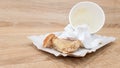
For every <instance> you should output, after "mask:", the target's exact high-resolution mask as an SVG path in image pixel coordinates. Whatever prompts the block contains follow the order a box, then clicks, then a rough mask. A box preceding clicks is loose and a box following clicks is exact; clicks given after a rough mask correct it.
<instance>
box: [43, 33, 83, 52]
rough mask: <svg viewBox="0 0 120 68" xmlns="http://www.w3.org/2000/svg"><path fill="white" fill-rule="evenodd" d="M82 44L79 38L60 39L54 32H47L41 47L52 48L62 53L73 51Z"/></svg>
mask: <svg viewBox="0 0 120 68" xmlns="http://www.w3.org/2000/svg"><path fill="white" fill-rule="evenodd" d="M82 46H83V45H82V43H81V41H80V40H70V39H60V38H57V37H56V36H55V34H49V35H48V36H47V37H46V38H45V40H44V42H43V47H46V48H54V49H56V50H57V51H60V52H62V53H71V52H74V51H76V50H78V49H79V48H80V47H82Z"/></svg>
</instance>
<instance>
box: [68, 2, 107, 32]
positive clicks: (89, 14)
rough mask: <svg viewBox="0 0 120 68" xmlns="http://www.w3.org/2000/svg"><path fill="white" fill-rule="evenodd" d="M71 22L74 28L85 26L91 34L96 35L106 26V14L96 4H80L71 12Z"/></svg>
mask: <svg viewBox="0 0 120 68" xmlns="http://www.w3.org/2000/svg"><path fill="white" fill-rule="evenodd" d="M69 22H70V24H71V25H72V27H73V28H76V27H77V26H78V25H84V24H85V25H87V26H88V29H89V32H90V33H96V32H97V31H99V30H100V29H101V28H102V27H103V25H104V22H105V14H104V11H103V10H102V8H101V7H100V6H99V5H98V4H96V3H94V2H89V1H86V2H79V3H78V4H76V5H74V6H73V7H72V9H71V10H70V13H69Z"/></svg>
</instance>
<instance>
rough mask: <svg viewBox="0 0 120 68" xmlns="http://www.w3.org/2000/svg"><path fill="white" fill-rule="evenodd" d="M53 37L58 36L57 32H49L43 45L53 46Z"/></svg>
mask: <svg viewBox="0 0 120 68" xmlns="http://www.w3.org/2000/svg"><path fill="white" fill-rule="evenodd" d="M53 38H56V36H55V34H49V35H48V36H47V37H46V38H45V39H44V41H43V47H46V48H51V47H52V46H53V43H52V39H53Z"/></svg>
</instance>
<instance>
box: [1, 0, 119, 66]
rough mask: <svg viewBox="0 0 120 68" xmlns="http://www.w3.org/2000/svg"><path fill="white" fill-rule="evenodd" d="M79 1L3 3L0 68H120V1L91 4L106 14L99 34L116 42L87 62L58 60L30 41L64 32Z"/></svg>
mask: <svg viewBox="0 0 120 68" xmlns="http://www.w3.org/2000/svg"><path fill="white" fill-rule="evenodd" d="M80 1H84V0H0V67H1V68H120V0H89V1H93V2H96V3H98V4H99V5H100V6H102V7H103V9H104V11H105V14H106V22H105V26H104V27H103V28H102V29H101V30H100V31H99V32H98V33H97V34H101V35H106V36H114V37H116V38H117V39H116V41H115V42H113V43H110V44H108V45H107V46H105V47H103V48H101V49H99V50H98V51H96V52H95V53H92V54H88V55H86V56H85V57H84V58H73V57H55V56H53V55H51V54H48V53H46V52H42V51H39V50H37V48H36V47H34V46H33V44H32V42H31V41H30V40H29V39H27V36H29V35H40V34H45V33H47V32H53V31H61V30H63V28H64V27H65V26H66V25H67V24H68V13H69V11H70V8H71V7H72V6H73V5H74V4H76V3H78V2H80Z"/></svg>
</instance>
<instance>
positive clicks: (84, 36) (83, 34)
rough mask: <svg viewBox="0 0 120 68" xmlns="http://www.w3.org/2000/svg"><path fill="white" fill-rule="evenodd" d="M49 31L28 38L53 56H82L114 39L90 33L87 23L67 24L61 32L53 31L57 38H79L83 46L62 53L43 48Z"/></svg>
mask: <svg viewBox="0 0 120 68" xmlns="http://www.w3.org/2000/svg"><path fill="white" fill-rule="evenodd" d="M49 34H51V33H48V34H45V35H40V36H29V37H28V38H29V39H30V40H32V42H33V44H34V45H35V46H36V47H37V48H38V49H40V50H42V51H45V52H48V53H51V54H53V55H55V56H74V57H84V56H85V55H86V54H87V53H91V52H95V51H96V50H97V49H99V48H101V47H103V46H105V45H106V44H108V43H110V42H113V41H115V38H114V37H106V36H101V35H96V34H91V33H90V32H89V31H88V28H87V25H79V26H77V27H76V28H74V29H73V28H72V26H71V25H70V24H68V25H67V26H66V27H65V28H64V31H63V32H53V34H55V35H56V36H57V37H58V38H64V39H67V38H69V39H78V40H80V41H81V42H82V43H83V45H84V47H85V48H79V50H77V51H75V52H73V53H71V54H64V53H61V52H59V51H57V50H54V49H51V48H44V47H43V41H44V39H45V38H46V36H47V35H49Z"/></svg>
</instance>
